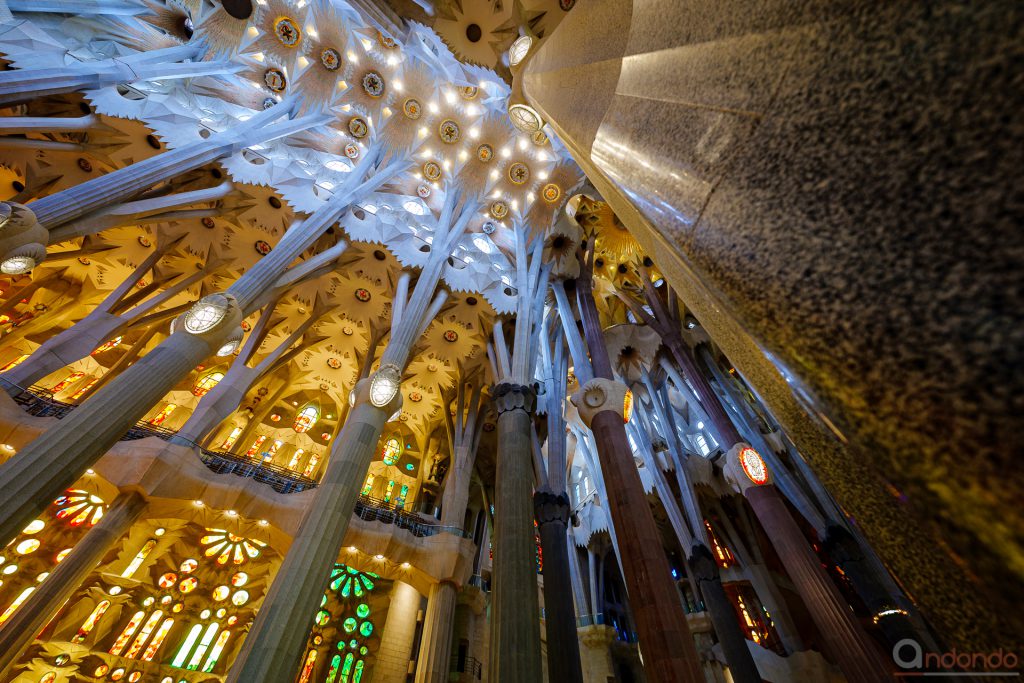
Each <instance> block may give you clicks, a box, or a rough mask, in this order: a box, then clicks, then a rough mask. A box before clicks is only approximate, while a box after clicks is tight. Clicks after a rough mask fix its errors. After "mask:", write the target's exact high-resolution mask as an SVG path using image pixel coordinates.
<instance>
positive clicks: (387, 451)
mask: <svg viewBox="0 0 1024 683" xmlns="http://www.w3.org/2000/svg"><path fill="white" fill-rule="evenodd" d="M400 455H402V444H401V442H400V441H399V440H398V439H388V440H387V441H386V442H385V443H384V450H383V451H382V452H381V458H382V459H383V460H384V464H385V465H388V466H390V465H394V464H395V463H396V462H398V457H399V456H400Z"/></svg>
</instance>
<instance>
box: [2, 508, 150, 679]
mask: <svg viewBox="0 0 1024 683" xmlns="http://www.w3.org/2000/svg"><path fill="white" fill-rule="evenodd" d="M145 508H146V501H145V499H144V498H143V497H142V496H141V495H140V494H138V493H136V492H127V493H122V494H120V495H118V497H117V498H115V499H114V502H113V503H111V505H110V508H109V509H108V510H107V511H106V514H104V515H103V519H101V520H100V521H99V523H98V524H97V525H96V526H94V527H93V528H92V529H90V530H89V533H87V534H86V535H85V538H83V539H82V540H81V541H80V542H79V543H78V544H76V545H75V547H74V549H73V550H72V551H71V552H70V553H68V556H67V557H65V558H64V559H63V560H62V561H61V562H60V564H58V565H57V566H56V567H55V568H54V570H53V571H52V572H51V573H50V575H49V576H47V577H46V579H45V580H44V581H43V582H42V583H41V584H40V585H39V587H38V588H37V589H36V590H35V591H33V593H32V595H31V596H29V598H28V600H26V601H25V602H24V603H23V604H22V605H21V607H19V608H18V610H17V611H16V612H15V613H14V614H13V615H12V616H11V618H10V620H9V621H8V622H7V623H6V624H4V625H3V628H0V677H4V679H5V680H6V676H5V674H10V673H11V669H12V668H13V665H14V664H15V663H16V662H17V661H18V659H19V658H20V656H21V653H22V652H24V651H25V648H27V647H28V646H29V645H30V644H31V643H32V640H33V639H34V638H35V637H36V634H37V633H39V632H40V631H41V630H42V629H43V627H44V626H46V623H47V622H48V621H49V620H50V619H51V618H52V617H53V615H54V613H55V612H56V611H57V610H59V609H60V608H61V605H63V604H64V603H65V602H66V601H67V599H68V598H70V597H71V594H72V593H74V592H75V590H77V589H78V586H79V585H80V584H81V583H82V581H84V580H85V577H86V576H88V575H89V572H91V571H92V570H93V569H95V568H96V565H97V564H98V563H99V562H100V561H101V560H102V559H103V556H104V555H106V554H107V551H108V550H110V549H111V547H113V545H114V543H116V542H117V540H118V539H119V538H121V536H122V535H123V534H124V533H125V532H126V531H128V529H129V528H130V527H131V525H132V523H134V522H135V520H137V519H138V518H139V516H140V515H141V514H142V511H143V510H145Z"/></svg>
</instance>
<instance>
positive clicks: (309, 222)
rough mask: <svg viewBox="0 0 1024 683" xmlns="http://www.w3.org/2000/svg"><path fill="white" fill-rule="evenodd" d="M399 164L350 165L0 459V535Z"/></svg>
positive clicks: (68, 480)
mask: <svg viewBox="0 0 1024 683" xmlns="http://www.w3.org/2000/svg"><path fill="white" fill-rule="evenodd" d="M367 156H368V157H370V156H371V155H367ZM367 164H368V165H369V164H372V161H367ZM405 164H406V162H405V161H398V162H394V163H393V164H390V165H388V166H387V167H386V168H384V169H382V170H379V171H376V172H375V173H374V174H373V176H372V177H371V178H370V179H369V180H367V181H364V182H362V183H359V179H360V178H361V177H362V176H363V173H365V172H366V170H367V168H365V167H364V168H361V169H358V170H357V171H353V172H352V175H353V178H352V180H351V181H349V183H350V185H348V186H345V187H343V188H342V189H341V191H339V193H338V194H337V195H336V196H335V197H334V199H332V200H331V201H330V202H328V203H327V204H325V205H324V206H323V207H321V208H320V209H318V210H317V211H316V212H314V213H313V214H311V215H310V216H309V217H308V218H306V219H304V220H302V221H300V222H298V223H296V224H295V225H293V226H292V228H291V229H290V230H288V232H286V233H285V235H284V237H282V238H281V241H280V242H278V244H277V246H276V247H275V248H274V250H273V251H272V252H271V253H270V254H268V255H267V256H266V257H265V258H263V259H261V260H260V261H259V262H257V263H256V265H254V266H253V267H252V268H250V269H249V270H248V271H246V272H245V274H244V275H242V277H240V278H239V279H238V280H236V281H235V283H234V284H232V285H231V287H230V288H229V289H228V291H227V292H225V293H224V294H211V295H209V296H206V297H204V298H202V299H200V300H199V301H197V302H196V303H195V304H194V305H193V307H192V308H191V309H190V310H189V311H188V312H187V313H185V314H184V315H183V316H182V318H181V319H180V320H179V322H180V324H179V325H177V328H176V330H175V332H174V333H173V334H171V336H169V337H168V338H167V339H165V340H164V341H163V342H161V343H160V344H159V345H158V346H157V347H156V348H154V349H153V350H152V351H150V352H149V353H147V354H146V355H145V356H144V357H143V358H142V359H141V360H139V361H138V362H137V363H135V364H134V365H132V366H131V367H129V368H127V369H125V371H124V372H122V373H121V374H120V375H119V376H118V377H117V378H115V379H113V380H111V381H110V383H109V384H107V385H106V386H105V387H103V388H102V389H100V390H99V391H97V392H96V393H95V394H94V395H93V396H92V397H91V398H89V399H88V400H87V401H85V402H84V403H83V404H82V405H80V406H79V407H78V408H76V409H75V410H74V411H72V412H71V413H70V414H69V415H68V416H67V417H65V418H64V419H63V420H61V421H60V422H58V423H57V424H56V425H54V426H53V427H51V428H50V429H49V430H47V431H46V432H44V433H43V434H41V435H40V436H39V437H37V438H36V439H34V440H33V441H32V442H30V443H29V444H28V445H26V446H25V447H24V448H23V449H21V451H20V452H19V453H18V457H16V458H12V459H10V460H8V461H7V462H5V463H4V464H3V465H0V490H2V491H3V492H4V495H5V501H4V506H3V509H2V511H0V542H3V541H4V540H9V539H11V538H14V536H15V535H17V533H18V532H19V531H20V530H21V529H23V528H24V526H25V525H26V524H28V523H29V522H30V521H31V520H32V519H34V518H35V517H36V516H37V515H38V514H39V513H40V512H41V511H42V510H43V509H44V508H45V507H46V501H50V500H53V499H54V498H56V497H57V496H59V495H60V492H61V491H63V490H64V489H65V488H67V487H68V486H70V485H71V484H72V483H73V482H74V481H75V480H76V479H77V478H78V477H80V476H82V474H83V473H84V472H85V470H86V469H88V468H89V467H90V466H92V464H93V463H95V462H96V461H97V460H98V459H99V458H100V456H102V455H103V454H104V453H106V452H107V451H108V450H109V449H110V447H111V446H113V445H114V444H115V443H116V442H117V441H118V439H120V438H121V437H122V436H124V434H125V433H126V432H127V431H128V430H129V429H130V428H131V427H132V425H134V424H135V423H136V422H137V421H138V420H139V419H140V418H142V416H143V415H145V414H146V412H147V411H148V410H149V409H150V408H151V407H152V406H153V405H154V404H155V403H156V402H157V401H159V400H160V399H161V398H162V397H163V396H165V395H166V394H167V392H168V391H170V390H171V389H172V388H173V387H174V385H175V384H177V383H178V382H180V381H181V379H182V378H183V377H185V376H186V375H187V374H188V373H189V372H191V371H192V370H193V369H194V368H195V367H196V365H198V364H199V363H200V362H202V360H203V359H204V358H207V357H209V356H211V355H213V354H214V353H218V352H219V353H221V354H225V355H226V354H227V353H231V352H232V351H233V350H234V349H235V348H236V347H237V345H238V343H239V342H240V341H241V339H242V330H241V327H240V326H239V325H240V323H241V321H242V319H243V318H244V317H245V316H246V315H248V314H249V313H251V312H252V311H254V310H256V309H257V308H258V307H259V305H261V301H262V297H263V296H265V294H266V292H267V291H268V290H269V291H273V289H274V287H275V286H276V285H277V284H278V283H279V282H280V281H281V280H282V279H287V278H288V277H289V272H290V271H289V270H287V266H288V264H290V263H291V262H292V261H294V260H295V259H296V258H298V256H299V255H300V254H302V253H303V252H304V251H305V250H306V249H308V248H309V247H310V246H311V245H312V244H313V243H314V242H315V241H316V240H317V239H318V238H319V237H320V235H321V234H323V232H324V231H325V230H326V229H327V228H329V227H330V226H331V225H333V224H334V223H335V222H336V221H337V220H338V218H339V216H340V215H341V214H342V213H343V212H344V210H345V209H346V208H347V207H348V205H349V204H350V203H351V201H353V200H354V199H357V198H359V197H362V196H364V194H365V193H367V192H370V191H372V190H373V189H375V188H377V187H379V186H380V185H382V184H383V183H385V182H387V181H388V180H390V179H391V177H393V176H394V175H395V174H396V173H398V172H399V171H400V170H401V169H403V168H404V166H405ZM129 168H131V167H129ZM110 175H113V174H110ZM352 186H355V187H352ZM300 267H301V266H294V268H300Z"/></svg>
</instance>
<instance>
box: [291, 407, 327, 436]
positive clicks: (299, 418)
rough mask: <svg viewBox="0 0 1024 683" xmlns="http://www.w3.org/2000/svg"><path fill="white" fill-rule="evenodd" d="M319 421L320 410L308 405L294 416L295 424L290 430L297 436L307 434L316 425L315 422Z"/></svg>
mask: <svg viewBox="0 0 1024 683" xmlns="http://www.w3.org/2000/svg"><path fill="white" fill-rule="evenodd" d="M319 419H320V409H319V408H317V407H316V406H315V405H313V404H312V403H310V404H309V405H307V406H306V407H305V408H303V409H302V410H300V411H299V412H298V414H297V415H296V416H295V423H294V424H293V425H292V428H293V429H294V430H295V431H296V432H297V433H299V434H302V433H303V432H308V431H309V430H310V429H312V428H313V425H315V424H316V422H317V420H319Z"/></svg>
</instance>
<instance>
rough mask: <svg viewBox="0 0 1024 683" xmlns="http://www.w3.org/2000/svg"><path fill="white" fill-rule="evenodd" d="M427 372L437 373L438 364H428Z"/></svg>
mask: <svg viewBox="0 0 1024 683" xmlns="http://www.w3.org/2000/svg"><path fill="white" fill-rule="evenodd" d="M427 370H429V371H430V372H437V363H428V364H427Z"/></svg>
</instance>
